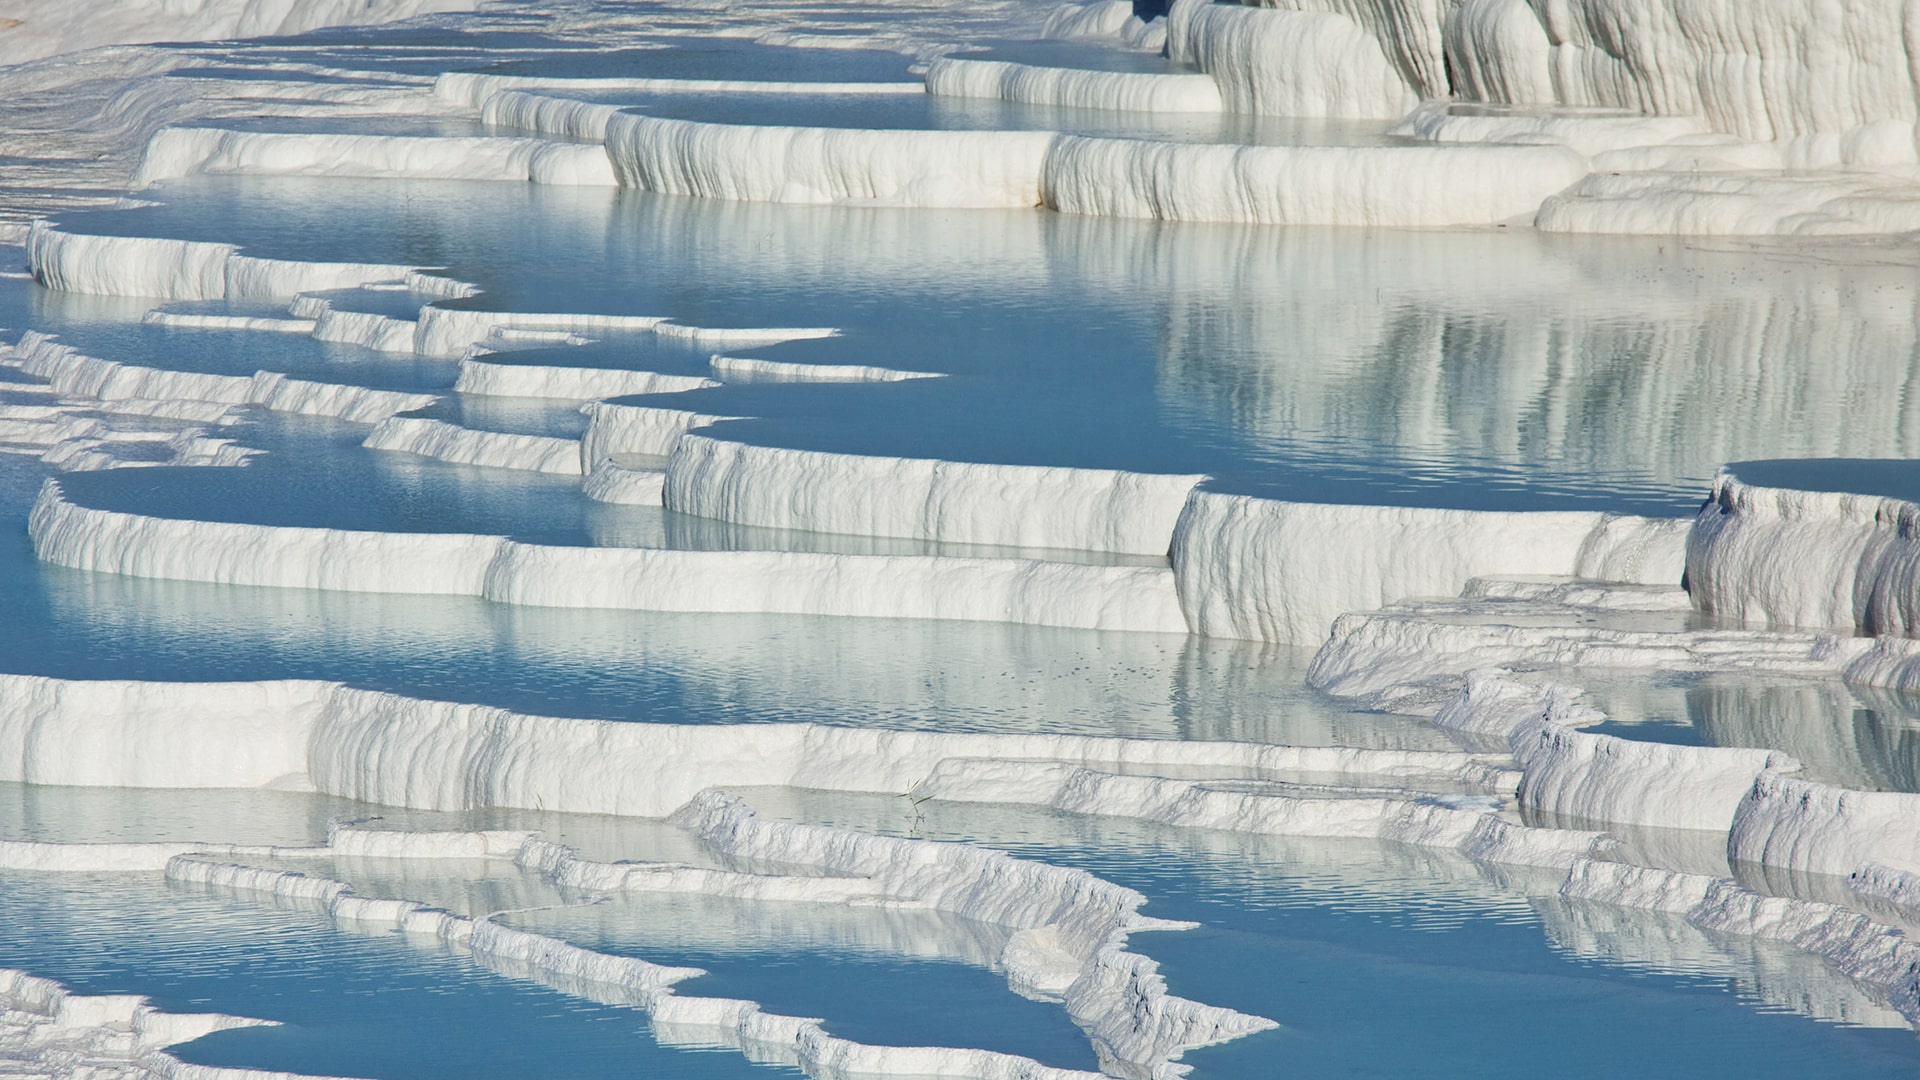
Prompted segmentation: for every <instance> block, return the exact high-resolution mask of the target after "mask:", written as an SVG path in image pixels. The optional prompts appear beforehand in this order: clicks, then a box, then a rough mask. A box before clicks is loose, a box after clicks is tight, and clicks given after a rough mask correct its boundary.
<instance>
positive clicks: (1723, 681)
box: [1580, 674, 1920, 791]
mask: <svg viewBox="0 0 1920 1080" xmlns="http://www.w3.org/2000/svg"><path fill="white" fill-rule="evenodd" d="M1580 681H1581V682H1582V684H1583V685H1584V687H1585V689H1586V692H1587V696H1588V698H1589V699H1590V700H1591V701H1592V702H1593V703H1594V705H1595V706H1596V707H1597V708H1599V709H1600V710H1602V711H1603V712H1605V713H1607V714H1608V716H1609V717H1610V720H1609V722H1607V723H1605V724H1600V725H1597V726H1594V727H1590V728H1587V729H1586V730H1588V731H1593V732H1598V733H1601V734H1606V735H1617V736H1619V737H1621V738H1624V739H1635V740H1640V741H1648V742H1673V743H1682V744H1685V745H1691V746H1741V747H1758V748H1763V749H1769V750H1780V751H1783V752H1785V753H1787V754H1789V755H1791V756H1793V757H1794V758H1795V759H1797V760H1798V761H1799V762H1800V763H1801V765H1802V766H1803V767H1804V769H1805V775H1807V776H1808V777H1810V778H1812V779H1815V780H1819V781H1822V782H1824V783H1829V784H1835V785H1838V786H1840V787H1846V788H1854V789H1859V790H1866V791H1920V700H1917V699H1916V698H1915V697H1914V696H1913V695H1911V694H1904V693H1901V692H1900V691H1897V690H1886V689H1880V688H1876V687H1868V686H1850V685H1848V684H1846V683H1842V682H1840V681H1838V680H1804V679H1778V678H1768V677H1766V676H1754V675H1707V676H1680V677H1676V676H1663V677H1648V676H1640V675H1628V676H1617V677H1613V678H1594V677H1589V676H1587V675H1585V674H1582V675H1581V676H1580Z"/></svg>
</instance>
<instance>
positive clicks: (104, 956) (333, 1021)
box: [0, 873, 798, 1080]
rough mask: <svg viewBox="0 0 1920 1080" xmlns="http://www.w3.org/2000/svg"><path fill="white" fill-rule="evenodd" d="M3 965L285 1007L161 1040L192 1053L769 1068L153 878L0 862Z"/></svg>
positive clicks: (273, 1064) (515, 983) (424, 1073)
mask: <svg viewBox="0 0 1920 1080" xmlns="http://www.w3.org/2000/svg"><path fill="white" fill-rule="evenodd" d="M0 965H5V966H9V967H18V968H25V969H27V970H30V971H32V972H34V973H35V974H38V975H42V976H45V977H48V978H53V979H57V980H59V981H61V982H63V983H66V984H67V985H68V986H69V987H70V988H71V989H73V990H74V991H76V992H78V993H83V994H105V993H136V994H145V995H148V996H150V997H152V998H153V999H154V1002H155V1004H156V1005H158V1006H159V1007H161V1008H163V1009H167V1010H169V1011H174V1012H193V1011H199V1012H207V1011H216V1012H227V1013H232V1014H236V1015H242V1016H252V1017H258V1018H262V1019H270V1020H279V1021H282V1022H283V1025H284V1026H279V1027H265V1028H248V1029H243V1030H236V1031H227V1032H220V1033H216V1034H214V1035H211V1036H208V1037H206V1038H204V1039H199V1040H196V1041H195V1042H193V1043H189V1044H187V1045H185V1046H181V1047H177V1048H175V1049H174V1050H173V1053H175V1054H176V1055H178V1056H179V1057H181V1058H184V1059H185V1060H187V1061H189V1062H193V1063H197V1064H203V1065H216V1066H233V1067H253V1068H265V1069H272V1070H283V1071H291V1072H296V1073H304V1074H308V1075H318V1076H362V1077H373V1078H387V1077H392V1078H395V1080H399V1078H411V1077H429V1076H449V1075H457V1076H471V1077H489V1078H495V1077H497V1078H501V1080H505V1078H508V1077H555V1078H558V1077H615V1076H633V1075H634V1074H635V1073H636V1072H638V1073H641V1074H643V1075H655V1076H678V1077H702V1078H705V1077H748V1076H761V1077H764V1076H768V1075H770V1074H769V1073H768V1072H767V1071H766V1070H765V1069H764V1068H758V1067H755V1066H751V1065H749V1064H748V1063H747V1062H746V1061H745V1060H744V1059H742V1058H740V1057H738V1056H736V1055H731V1054H697V1055H689V1054H685V1053H682V1052H679V1051H675V1050H669V1049H666V1048H663V1047H661V1046H659V1045H658V1044H656V1043H655V1042H654V1041H653V1040H652V1039H651V1038H649V1037H648V1035H647V1030H646V1020H645V1018H644V1017H643V1016H642V1015H641V1014H639V1013H637V1012H634V1011H632V1010H631V1009H624V1008H617V1007H608V1006H603V1005H597V1004H594V1003H592V1002H590V1001H586V1000H582V999H580V998H578V997H573V996H569V995H565V994H561V993H558V992H556V991H553V990H549V989H546V988H544V987H541V986H539V985H537V984H533V983H529V982H525V981H520V980H515V979H510V978H504V977H501V976H499V975H495V974H493V973H491V972H489V971H487V970H485V969H484V968H482V967H480V966H479V965H477V964H475V963H474V962H473V961H472V960H471V959H469V958H467V957H464V956H460V955H451V954H448V953H447V952H445V951H444V950H443V949H442V948H441V947H440V946H439V945H438V944H437V943H433V942H430V941H421V942H416V941H415V940H413V939H410V938H408V937H405V936H403V935H400V934H396V933H384V934H378V935H375V936H361V935H353V934H347V933H343V932H341V931H339V930H336V929H334V928H333V927H332V926H331V925H330V924H329V923H328V922H327V920H326V918H325V916H322V915H319V914H316V913H313V912H302V911H297V910H288V909H279V908H274V907H273V906H271V904H270V903H256V902H249V901H248V900H244V899H236V898H229V897H222V896H217V895H207V894H203V893H198V892H195V891H193V890H189V889H179V888H169V887H167V886H165V885H163V884H161V883H160V882H159V881H157V880H155V879H146V878H132V879H130V878H115V877H89V876H48V875H35V874H18V873H9V874H8V875H7V882H6V888H4V889H0ZM772 1075H778V1074H772ZM788 1075H798V1074H797V1073H788Z"/></svg>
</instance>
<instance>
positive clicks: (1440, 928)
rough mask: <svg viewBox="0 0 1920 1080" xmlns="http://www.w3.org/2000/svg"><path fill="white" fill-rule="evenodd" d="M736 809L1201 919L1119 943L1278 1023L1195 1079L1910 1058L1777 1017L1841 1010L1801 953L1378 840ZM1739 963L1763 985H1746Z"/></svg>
mask: <svg viewBox="0 0 1920 1080" xmlns="http://www.w3.org/2000/svg"><path fill="white" fill-rule="evenodd" d="M750 798H751V801H752V802H753V803H754V804H755V805H756V806H758V807H760V808H762V810H763V812H768V813H773V814H776V815H778V816H783V817H790V818H797V819H801V820H807V821H813V822H818V823H824V824H840V825H844V826H847V827H851V828H861V829H878V830H881V831H890V832H898V833H906V832H912V833H913V834H915V835H918V836H922V837H925V838H928V839H971V840H980V841H982V842H986V843H990V844H992V845H993V846H996V847H1001V848H1004V849H1006V850H1009V851H1012V852H1014V853H1016V854H1020V855H1024V856H1029V857H1032V858H1038V859H1044V860H1046V861H1047V862H1050V863H1055V864H1060V865H1067V866H1074V867H1078V868H1080V869H1084V870H1087V871H1089V872H1091V873H1094V874H1097V875H1099V876H1101V877H1103V878H1106V879H1108V880H1110V881H1115V882H1118V883H1120V884H1122V885H1127V886H1130V887H1132V888H1135V889H1138V890H1140V891H1141V892H1143V893H1145V894H1146V895H1147V897H1148V899H1149V903H1148V905H1147V907H1146V908H1144V909H1142V910H1143V913H1144V914H1148V915H1154V916H1158V917H1160V918H1169V919H1188V920H1193V921H1196V922H1199V923H1201V924H1202V926H1201V929H1198V930H1192V931H1184V932H1177V933H1151V934H1137V935H1135V936H1134V937H1133V938H1132V939H1131V943H1130V948H1132V949H1133V950H1135V951H1138V952H1141V953H1145V954H1146V955H1148V956H1151V957H1153V958H1154V959H1156V960H1158V961H1159V962H1160V963H1161V965H1162V971H1163V972H1164V974H1165V975H1166V977H1167V981H1168V987H1169V989H1170V990H1171V991H1173V992H1174V993H1177V994H1184V995H1187V996H1190V997H1195V998H1198V999H1200V1000H1202V1001H1207V1002H1210V1003H1215V1004H1221V1005H1228V1006H1231V1007H1233V1008H1237V1009H1241V1010H1244V1011H1248V1012H1252V1013H1256V1014H1258V1015H1262V1016H1267V1017H1271V1018H1273V1019H1275V1020H1278V1021H1280V1023H1281V1025H1282V1027H1281V1028H1280V1029H1279V1030H1276V1031H1271V1032H1266V1033H1262V1034H1259V1035H1254V1036H1250V1037H1248V1038H1245V1039H1241V1040H1238V1041H1236V1042H1233V1043H1228V1044H1226V1045H1223V1046H1218V1047H1211V1048H1205V1049H1201V1050H1195V1051H1191V1052H1189V1053H1188V1054H1187V1055H1186V1057H1185V1058H1184V1059H1183V1060H1185V1061H1188V1062H1191V1063H1193V1064H1194V1065H1195V1067H1196V1068H1195V1072H1194V1076H1196V1077H1242V1076H1266V1075H1275V1074H1276V1070H1277V1069H1279V1068H1284V1069H1285V1070H1286V1071H1287V1072H1288V1073H1289V1074H1293V1075H1303V1076H1382V1077H1385V1076H1408V1075H1413V1076H1467V1075H1472V1076H1513V1077H1519V1076H1537V1075H1542V1074H1551V1075H1556V1076H1561V1075H1565V1076H1595V1077H1599V1076H1622V1075H1645V1076H1663V1077H1667V1076H1671V1077H1685V1076H1699V1075H1740V1076H1780V1077H1792V1076H1808V1075H1825V1076H1900V1075H1910V1074H1911V1072H1912V1070H1913V1069H1914V1068H1915V1066H1916V1064H1920V1042H1916V1040H1915V1039H1914V1037H1913V1035H1912V1033H1911V1032H1910V1031H1908V1030H1906V1029H1905V1028H1904V1027H1902V1028H1899V1029H1894V1030H1885V1029H1879V1030H1861V1029H1849V1028H1844V1027H1837V1026H1833V1025H1830V1024H1823V1023H1820V1022H1818V1021H1815V1020H1811V1019H1808V1018H1807V1017H1805V1016H1799V1015H1793V1014H1791V1013H1789V1012H1787V1011H1786V1007H1787V1006H1790V1005H1793V1004H1804V1003H1806V1002H1813V1003H1815V1007H1818V1003H1820V1002H1822V1001H1834V1002H1838V1001H1846V1000H1850V998H1849V994H1850V991H1849V987H1848V984H1847V983H1846V982H1845V980H1843V979H1840V978H1839V977H1838V976H1835V975H1833V974H1832V973H1830V972H1827V971H1825V970H1824V969H1823V967H1822V965H1821V964H1820V963H1819V962H1818V961H1816V960H1812V959H1811V958H1807V957H1804V956H1802V957H1795V956H1794V955H1793V954H1792V953H1791V952H1790V951H1789V950H1785V949H1780V948H1770V947H1768V946H1766V945H1765V944H1764V943H1754V942H1752V941H1745V940H1742V939H1738V938H1731V937H1728V938H1718V939H1716V938H1714V937H1713V936H1712V935H1708V934H1705V933H1703V932H1701V931H1698V930H1694V929H1692V928H1691V927H1689V926H1687V925H1686V924H1685V923H1682V922H1679V921H1678V920H1671V919H1668V918H1666V917H1663V916H1661V915H1659V914H1658V913H1652V912H1644V911H1630V910H1627V909H1615V908H1609V907H1607V906H1606V905H1596V904H1569V903H1568V902H1566V901H1564V900H1562V899H1560V898H1559V897H1558V896H1557V895H1556V894H1555V890H1556V889H1557V887H1558V884H1559V875H1557V874H1548V875H1543V876H1541V877H1540V878H1538V879H1534V880H1531V881H1530V880H1529V879H1528V877H1527V873H1526V871H1524V870H1523V869H1515V870H1513V871H1511V872H1510V874H1507V875H1503V874H1502V873H1501V872H1500V871H1498V870H1496V869H1494V868H1491V867H1486V866H1478V865H1476V864H1473V863H1471V862H1468V861H1467V860H1465V859H1463V858H1461V857H1459V856H1457V855H1451V854H1445V853H1440V852H1435V851H1429V850H1423V849H1417V848H1406V847H1399V846H1397V845H1392V844H1384V843H1380V842H1373V841H1365V842H1362V841H1333V840H1301V839H1287V838H1270V837H1257V838H1256V837H1247V836H1242V835H1238V834H1228V833H1211V832H1207V831H1203V830H1180V829H1172V828H1167V827H1162V826H1155V825H1148V824H1144V823H1137V822H1117V821H1113V820H1110V819H1102V818H1079V817H1074V816H1072V815H1062V814H1054V813H1050V812H1039V811H1029V810H1016V809H1012V808H994V807H977V806H954V805H951V804H939V803H929V804H926V805H925V806H924V807H922V808H921V813H920V815H919V816H917V817H916V818H915V819H913V821H912V822H911V824H909V823H908V821H907V819H906V818H905V816H904V815H903V814H902V813H901V811H900V810H899V808H898V807H896V806H893V805H890V804H889V803H887V802H886V801H884V800H880V799H862V798H859V797H855V796H839V795H822V794H814V795H808V794H805V793H783V792H771V791H757V792H755V793H753V795H752V796H751V797H750ZM1602 949H1607V950H1611V951H1610V952H1603V951H1600V950H1602ZM1734 957H1745V958H1747V960H1746V962H1749V963H1752V962H1758V963H1761V964H1762V965H1764V966H1768V967H1770V968H1771V969H1772V970H1773V971H1774V972H1775V975H1773V976H1769V977H1767V979H1766V980H1765V981H1763V982H1762V983H1761V984H1758V985H1756V984H1755V983H1754V982H1752V981H1751V980H1752V974H1751V971H1750V970H1743V968H1742V964H1741V962H1740V961H1739V960H1737V959H1732V958H1734ZM1794 995H1802V997H1801V998H1800V999H1799V1000H1798V1001H1796V1000H1795V999H1794ZM1625 1033H1631V1037H1627V1036H1626V1035H1625Z"/></svg>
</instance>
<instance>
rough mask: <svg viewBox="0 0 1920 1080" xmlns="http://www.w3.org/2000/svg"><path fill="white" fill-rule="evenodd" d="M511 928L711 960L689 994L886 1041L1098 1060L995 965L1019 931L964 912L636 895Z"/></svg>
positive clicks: (616, 949) (1086, 1062) (1053, 1010)
mask: <svg viewBox="0 0 1920 1080" xmlns="http://www.w3.org/2000/svg"><path fill="white" fill-rule="evenodd" d="M505 921H506V922H507V923H508V924H509V925H513V926H517V927H521V928H523V929H528V930H534V931H537V932H539V933H543V934H549V935H553V936H557V937H560V938H562V939H564V940H566V941H569V942H572V943H573V944H576V945H581V946H584V947H586V948H590V949H593V950H594V951H596V952H604V953H611V954H613V955H618V956H639V957H642V958H644V959H646V960H649V961H652V962H654V963H664V964H675V965H686V966H692V967H699V968H704V969H706V970H707V972H708V974H707V975H705V976H702V977H700V978H697V979H693V980H691V981H688V982H685V983H681V984H679V987H678V992H680V993H683V994H687V995H689V996H711V997H737V998H746V999H748V1000H752V1001H757V1002H759V1003H760V1005H761V1007H762V1008H763V1009H765V1010H767V1011H769V1012H774V1013H781V1014H785V1015H788V1016H807V1017H814V1018H818V1019H820V1020H822V1021H824V1024H823V1026H824V1027H825V1028H826V1030H827V1031H828V1032H830V1033H832V1034H835V1035H838V1036H840V1037H842V1038H847V1039H852V1040H854V1041H856V1042H864V1043H870V1044H874V1045H880V1046H976V1047H980V1048H982V1049H988V1050H997V1051H1001V1052H1003V1053H1011V1054H1020V1055H1022V1056H1025V1057H1031V1058H1034V1059H1035V1060H1038V1061H1040V1062H1043V1063H1045V1064H1048V1065H1053V1066H1057V1067H1060V1068H1077V1069H1092V1070H1097V1069H1098V1063H1097V1061H1096V1060H1095V1058H1094V1054H1093V1050H1092V1047H1091V1046H1090V1045H1089V1044H1088V1042H1087V1038H1086V1035H1085V1034H1084V1033H1083V1032H1082V1031H1081V1030H1080V1029H1079V1028H1078V1027H1076V1026H1075V1025H1074V1024H1073V1022H1072V1021H1071V1020H1070V1019H1068V1017H1067V1015H1066V1013H1065V1012H1064V1011H1063V1010H1062V1009H1061V1008H1060V1007H1059V1006H1058V1005H1057V1004H1051V1003H1047V1002H1040V1001H1034V1000H1031V999H1028V998H1024V997H1021V996H1019V995H1017V994H1014V993H1013V992H1011V991H1010V990H1009V989H1008V988H1007V982H1006V979H1005V977H1004V976H1001V975H998V974H995V973H994V972H993V971H991V970H989V966H990V965H991V964H992V963H994V961H995V960H996V959H997V955H998V950H999V949H1000V948H1002V947H1004V944H1005V941H1006V938H1007V931H1005V930H1003V929H1001V928H998V927H993V926H989V925H985V924H980V923H973V922H970V921H969V920H965V919H960V918H957V917H953V916H946V915H939V914H935V913H922V912H911V911H908V912H888V911H881V910H877V909H873V908H867V909H861V908H852V907H847V906H843V905H838V904H798V903H750V902H744V901H736V900H727V899H723V898H712V897H674V896H658V897H646V896H636V897H631V898H615V899H613V900H611V901H610V902H608V903H604V904H596V905H592V906H589V907H575V908H562V909H556V910H551V911H541V912H529V913H526V914H517V915H513V916H509V917H507V918H506V919H505Z"/></svg>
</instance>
